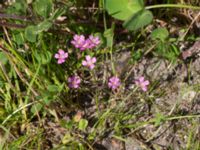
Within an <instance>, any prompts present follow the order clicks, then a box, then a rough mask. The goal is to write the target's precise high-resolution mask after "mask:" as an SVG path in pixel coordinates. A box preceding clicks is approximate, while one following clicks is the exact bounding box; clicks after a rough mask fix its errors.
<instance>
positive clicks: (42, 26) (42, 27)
mask: <svg viewBox="0 0 200 150" xmlns="http://www.w3.org/2000/svg"><path fill="white" fill-rule="evenodd" d="M51 26H52V23H51V22H50V21H48V20H44V21H43V22H41V23H39V24H38V25H37V34H38V33H41V32H43V31H47V30H48V29H49V28H50V27H51Z"/></svg>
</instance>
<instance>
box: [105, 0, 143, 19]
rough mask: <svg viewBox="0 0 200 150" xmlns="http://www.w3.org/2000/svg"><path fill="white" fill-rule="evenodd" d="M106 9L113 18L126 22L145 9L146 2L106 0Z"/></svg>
mask: <svg viewBox="0 0 200 150" xmlns="http://www.w3.org/2000/svg"><path fill="white" fill-rule="evenodd" d="M105 8H106V10H107V11H108V13H109V14H110V15H111V16H112V17H114V18H116V19H119V20H126V19H128V18H129V17H131V16H132V15H133V14H135V13H137V12H138V11H140V10H142V9H144V2H143V0H105Z"/></svg>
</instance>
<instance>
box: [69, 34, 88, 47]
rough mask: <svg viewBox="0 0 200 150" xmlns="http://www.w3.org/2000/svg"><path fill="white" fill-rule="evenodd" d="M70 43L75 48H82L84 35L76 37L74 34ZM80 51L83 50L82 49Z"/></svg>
mask: <svg viewBox="0 0 200 150" xmlns="http://www.w3.org/2000/svg"><path fill="white" fill-rule="evenodd" d="M71 43H72V44H73V45H74V46H75V47H76V48H82V46H83V45H84V44H85V36H84V35H77V34H75V35H74V36H73V40H72V41H71ZM82 50H85V49H83V48H82Z"/></svg>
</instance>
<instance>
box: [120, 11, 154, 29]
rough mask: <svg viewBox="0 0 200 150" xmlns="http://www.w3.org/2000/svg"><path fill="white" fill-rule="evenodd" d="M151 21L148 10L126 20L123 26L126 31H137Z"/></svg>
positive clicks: (151, 17)
mask: <svg viewBox="0 0 200 150" xmlns="http://www.w3.org/2000/svg"><path fill="white" fill-rule="evenodd" d="M152 20H153V15H152V13H151V12H150V11H149V10H141V11H139V12H137V13H136V14H134V15H133V16H131V17H130V18H129V19H127V20H126V21H125V22H124V23H123V26H124V27H125V28H127V29H128V30H132V31H135V30H138V29H140V28H142V27H144V26H146V25H148V24H150V23H151V21H152Z"/></svg>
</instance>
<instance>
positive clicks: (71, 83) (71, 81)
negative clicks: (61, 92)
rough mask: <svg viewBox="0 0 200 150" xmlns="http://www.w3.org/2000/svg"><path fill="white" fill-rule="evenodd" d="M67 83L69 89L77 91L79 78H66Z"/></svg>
mask: <svg viewBox="0 0 200 150" xmlns="http://www.w3.org/2000/svg"><path fill="white" fill-rule="evenodd" d="M68 83H69V87H70V88H74V89H77V88H79V86H80V83H81V78H80V77H79V76H75V75H74V76H71V77H69V78H68Z"/></svg>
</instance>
